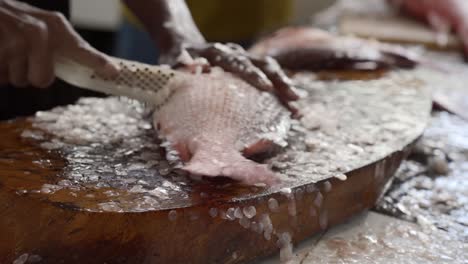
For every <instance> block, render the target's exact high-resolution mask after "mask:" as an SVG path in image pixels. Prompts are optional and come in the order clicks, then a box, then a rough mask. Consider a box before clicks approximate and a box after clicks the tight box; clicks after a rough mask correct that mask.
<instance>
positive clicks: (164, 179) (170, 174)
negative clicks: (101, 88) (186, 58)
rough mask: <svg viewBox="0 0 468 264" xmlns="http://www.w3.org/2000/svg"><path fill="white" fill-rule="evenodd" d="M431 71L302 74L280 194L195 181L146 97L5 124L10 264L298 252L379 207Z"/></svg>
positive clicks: (282, 159)
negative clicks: (181, 166) (337, 77)
mask: <svg viewBox="0 0 468 264" xmlns="http://www.w3.org/2000/svg"><path fill="white" fill-rule="evenodd" d="M424 74H427V73H424V71H417V72H409V71H406V72H395V73H391V74H388V75H386V76H384V77H382V78H379V79H376V80H367V81H342V82H335V81H333V82H324V81H318V80H316V79H315V78H314V77H313V76H312V75H310V74H297V75H296V76H295V80H296V81H297V82H298V83H301V85H302V86H303V88H304V90H306V91H307V92H308V94H309V96H307V97H306V98H304V99H303V100H302V101H300V102H299V106H300V107H299V108H300V109H301V111H302V112H303V114H304V117H303V119H302V120H301V121H296V122H295V123H294V125H293V128H292V130H291V132H290V137H289V138H290V142H289V146H288V147H287V148H286V149H285V150H284V151H282V152H280V153H279V154H278V155H276V156H275V157H273V158H270V159H269V160H267V161H266V162H267V163H268V164H270V165H271V166H272V168H273V169H274V170H276V171H277V172H278V173H279V174H281V177H282V179H283V183H282V184H281V185H280V186H276V187H274V188H272V189H268V188H267V189H265V188H262V187H243V186H240V185H238V184H235V183H233V182H230V181H226V180H220V181H207V180H201V179H193V178H189V177H187V175H185V174H184V173H183V172H181V171H180V170H178V169H177V166H175V167H174V165H173V164H170V163H168V162H167V161H166V159H165V158H163V157H162V151H161V150H162V148H161V147H160V146H159V144H158V143H157V141H156V136H155V133H154V132H153V129H152V127H151V125H150V123H149V121H148V120H149V119H148V112H147V111H146V110H145V108H144V107H143V106H142V105H140V104H138V103H135V102H129V101H126V100H119V99H116V98H107V99H94V98H89V99H83V100H81V101H80V102H79V103H77V104H76V105H73V106H68V107H64V108H57V109H54V110H52V111H48V112H40V113H38V114H37V115H36V116H35V117H33V118H30V119H27V120H14V121H11V122H5V123H2V124H0V131H1V133H2V137H3V138H2V141H1V142H0V151H1V158H0V198H1V200H2V201H6V202H5V203H4V204H3V205H2V206H1V207H0V215H1V217H0V233H2V234H5V237H9V238H11V240H8V239H7V240H2V241H0V260H1V261H0V262H3V261H7V262H8V261H9V262H11V261H12V260H14V259H16V258H18V257H19V256H21V255H22V254H24V253H27V254H30V255H33V254H35V255H38V256H42V257H41V258H43V259H46V260H48V261H49V262H47V263H55V262H59V261H61V260H66V261H67V263H74V262H77V263H83V258H85V259H86V263H102V262H103V261H109V262H110V263H154V262H155V261H159V262H169V261H172V263H178V262H180V263H182V262H184V263H188V262H192V263H219V262H227V263H240V262H245V261H248V260H252V259H254V258H256V257H259V256H264V255H268V254H271V253H273V252H275V251H276V249H277V248H278V247H280V248H282V250H283V251H284V250H286V251H287V250H288V247H289V245H290V244H289V241H292V242H297V241H300V240H303V239H304V238H306V237H308V236H310V235H312V234H314V233H316V232H318V231H320V230H323V229H326V228H327V227H328V226H332V225H335V224H337V223H340V222H342V221H344V220H345V219H347V218H349V217H350V216H352V215H353V214H355V213H357V212H360V211H362V210H365V209H367V208H369V207H371V206H373V204H374V203H375V201H376V199H377V198H378V196H379V195H380V194H381V192H382V190H383V188H384V185H385V184H386V183H387V181H388V179H389V178H390V176H391V175H392V174H393V172H394V171H395V170H396V169H397V167H398V165H399V164H400V162H401V160H402V159H403V158H404V157H405V156H406V154H407V153H408V146H411V144H412V143H413V142H414V141H415V140H416V139H417V138H418V137H419V136H420V135H421V134H422V132H423V130H424V128H425V126H426V124H427V122H428V118H429V112H430V106H431V100H430V96H429V89H428V86H427V84H426V83H424V82H423V81H421V79H420V78H418V75H424ZM264 129H266V130H268V128H264ZM45 241H47V243H44V242H45ZM116 251H117V252H118V253H116ZM2 258H3V259H2Z"/></svg>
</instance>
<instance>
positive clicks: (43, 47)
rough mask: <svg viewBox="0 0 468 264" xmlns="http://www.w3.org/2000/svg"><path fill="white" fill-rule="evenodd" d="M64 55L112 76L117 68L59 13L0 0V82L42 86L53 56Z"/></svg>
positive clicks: (48, 80)
mask: <svg viewBox="0 0 468 264" xmlns="http://www.w3.org/2000/svg"><path fill="white" fill-rule="evenodd" d="M58 56H64V57H68V58H70V59H73V60H75V61H76V62H78V63H81V64H83V65H86V66H88V67H91V68H93V69H95V70H96V71H97V72H98V73H99V74H101V75H103V76H109V77H110V76H112V75H114V74H116V73H117V71H118V69H117V67H116V66H115V65H113V64H112V63H111V62H110V61H109V60H108V59H107V57H106V56H105V55H104V54H102V53H100V52H98V51H97V50H95V49H94V48H92V47H91V46H90V45H89V44H88V43H87V42H85V41H84V40H83V39H82V38H81V37H80V36H79V35H78V34H77V33H76V32H75V31H74V30H73V28H72V26H71V25H70V24H69V23H68V21H67V20H66V19H65V18H64V17H63V16H62V15H61V14H59V13H56V12H48V11H44V10H41V9H38V8H35V7H32V6H29V5H27V4H24V3H20V2H17V1H13V0H0V61H1V62H2V63H1V65H0V83H10V84H12V85H14V86H27V85H33V86H36V87H46V86H48V85H50V84H51V83H52V81H53V79H54V77H55V76H54V60H55V57H58Z"/></svg>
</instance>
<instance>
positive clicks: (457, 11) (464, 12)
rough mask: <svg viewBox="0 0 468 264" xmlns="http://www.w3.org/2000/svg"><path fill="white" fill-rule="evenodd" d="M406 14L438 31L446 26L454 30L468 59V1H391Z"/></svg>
mask: <svg viewBox="0 0 468 264" xmlns="http://www.w3.org/2000/svg"><path fill="white" fill-rule="evenodd" d="M391 2H393V3H394V4H399V5H401V6H400V7H401V8H402V9H403V11H405V12H406V13H408V14H410V15H412V16H414V17H416V18H419V19H422V20H425V21H426V22H428V23H429V24H431V26H433V27H434V28H435V29H436V30H444V28H443V27H445V25H444V24H446V25H447V26H449V27H451V28H453V29H454V30H455V32H457V34H458V35H459V36H460V39H461V41H462V42H463V47H464V51H465V58H467V59H468V1H466V0H445V1H440V0H403V1H396V0H393V1H391Z"/></svg>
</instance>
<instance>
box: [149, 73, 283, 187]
mask: <svg viewBox="0 0 468 264" xmlns="http://www.w3.org/2000/svg"><path fill="white" fill-rule="evenodd" d="M180 76H182V77H178V78H179V79H180V80H178V81H177V82H175V84H174V87H173V88H172V89H173V94H172V96H171V97H170V98H169V99H168V100H167V102H166V103H165V104H164V105H163V106H162V107H161V108H160V109H159V110H158V111H156V112H155V115H154V123H155V127H157V128H158V131H159V136H160V137H162V138H163V139H164V140H166V141H168V142H169V143H170V145H171V147H172V149H174V150H176V151H177V152H178V154H179V156H180V158H181V160H182V161H183V162H184V164H185V165H184V167H183V168H182V169H183V170H186V171H187V172H189V173H191V174H195V175H202V176H208V177H218V176H224V177H229V178H232V179H234V180H238V181H241V182H243V183H245V184H248V185H253V184H258V183H265V184H268V185H272V184H275V183H277V182H278V178H277V176H276V175H275V173H274V172H272V171H271V170H270V169H269V168H268V167H267V166H266V165H264V164H259V163H256V162H254V161H252V160H249V159H247V158H246V157H245V156H243V154H242V153H244V154H246V155H254V154H258V153H261V152H264V151H267V150H269V148H270V147H272V145H274V144H278V145H281V146H285V145H286V142H285V138H286V136H287V132H288V130H289V127H290V113H289V112H288V111H287V110H286V109H285V108H284V107H283V106H282V105H281V104H280V103H279V102H278V100H277V99H276V98H275V97H274V96H273V95H271V94H269V93H266V92H261V91H258V90H257V89H256V88H254V87H252V86H251V85H249V84H247V83H246V82H244V81H242V80H240V79H238V78H236V77H234V76H233V75H231V74H229V73H226V72H223V71H222V70H220V69H217V68H215V69H213V70H212V72H211V73H208V74H189V73H181V75H180Z"/></svg>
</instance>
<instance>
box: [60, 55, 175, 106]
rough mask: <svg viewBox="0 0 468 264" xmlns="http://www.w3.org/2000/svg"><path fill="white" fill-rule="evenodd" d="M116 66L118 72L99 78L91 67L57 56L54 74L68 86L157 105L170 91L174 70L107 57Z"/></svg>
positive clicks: (161, 102) (167, 96)
mask: <svg viewBox="0 0 468 264" xmlns="http://www.w3.org/2000/svg"><path fill="white" fill-rule="evenodd" d="M111 60H113V61H114V62H115V63H116V64H118V65H119V66H120V73H119V75H118V76H117V77H115V78H112V79H107V78H102V77H100V76H98V75H96V74H95V73H94V70H92V69H91V68H88V67H85V66H83V65H80V64H78V63H76V62H73V61H71V60H69V59H64V58H61V59H59V60H57V61H56V63H55V75H56V76H57V77H58V78H60V79H62V80H64V81H65V82H67V83H70V84H72V85H75V86H78V87H81V88H85V89H89V90H93V91H98V92H103V93H106V94H111V95H117V96H127V97H130V98H132V99H136V100H138V101H142V102H145V103H148V104H150V105H153V106H155V107H156V108H158V107H159V106H160V105H162V104H163V103H164V102H165V101H166V100H167V99H168V98H169V97H170V96H171V94H172V93H173V92H174V91H173V87H174V86H173V85H170V83H171V82H173V81H175V79H177V78H175V77H176V76H177V74H178V72H176V71H174V70H172V69H170V68H169V67H168V66H154V65H148V64H144V63H139V62H134V61H128V60H123V59H118V58H113V57H112V58H111Z"/></svg>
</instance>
